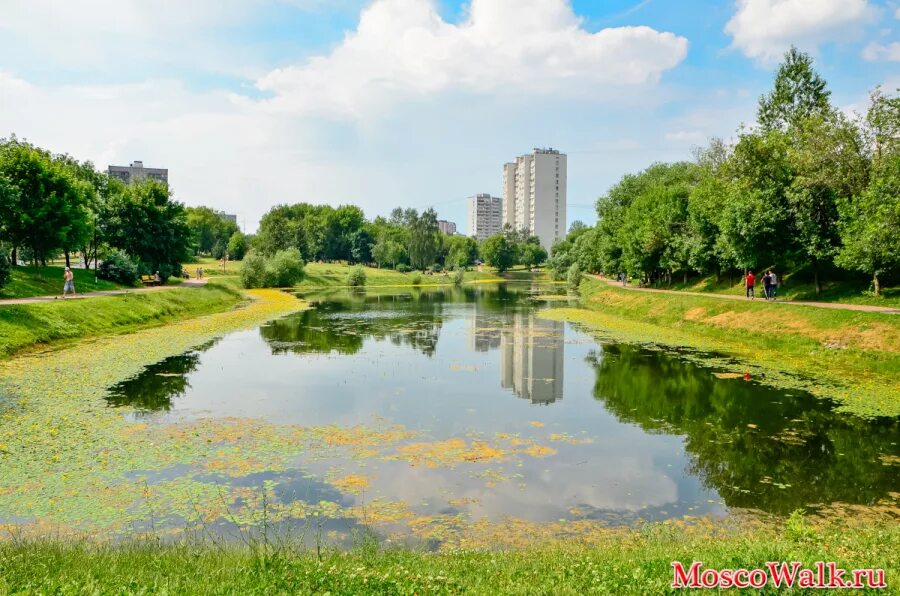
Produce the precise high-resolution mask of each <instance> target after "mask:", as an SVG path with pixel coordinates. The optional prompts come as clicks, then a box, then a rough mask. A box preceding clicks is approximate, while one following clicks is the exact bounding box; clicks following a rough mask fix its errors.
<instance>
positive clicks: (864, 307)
mask: <svg viewBox="0 0 900 596" xmlns="http://www.w3.org/2000/svg"><path fill="white" fill-rule="evenodd" d="M591 277H593V278H594V279H596V280H598V281H602V282H604V283H606V284H607V285H610V286H615V287H617V288H622V284H621V283H620V282H617V281H615V280H612V279H609V278H606V277H600V276H599V275H591ZM623 289H625V290H633V291H635V292H655V293H658V294H675V295H677V296H700V297H702V298H720V299H722V300H747V298H745V297H744V296H735V295H733V294H713V293H710V292H686V291H684V290H659V289H656V288H639V287H637V286H625V287H624V288H623ZM757 289H758V291H759V292H760V294H761V293H762V288H757ZM757 300H759V301H762V302H765V298H762V297H757ZM773 304H789V305H792V306H812V307H814V308H831V309H835V310H858V311H862V312H877V313H883V314H890V315H898V314H900V308H892V307H889V306H871V305H868V304H841V303H839V302H807V301H803V300H777V301H775V302H773Z"/></svg>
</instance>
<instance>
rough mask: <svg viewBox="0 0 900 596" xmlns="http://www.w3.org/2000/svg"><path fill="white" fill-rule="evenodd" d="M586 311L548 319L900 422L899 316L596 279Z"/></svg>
mask: <svg viewBox="0 0 900 596" xmlns="http://www.w3.org/2000/svg"><path fill="white" fill-rule="evenodd" d="M581 294H582V306H583V308H559V309H551V310H549V311H546V312H544V313H542V316H546V317H548V318H553V319H557V320H568V321H572V322H576V323H582V324H585V325H587V326H588V327H591V328H593V329H595V330H597V331H598V332H599V333H600V334H603V335H609V336H611V337H612V338H614V339H617V340H620V341H629V342H635V343H656V344H661V345H668V346H676V347H687V348H692V349H695V350H700V351H705V352H715V353H718V354H722V355H726V356H731V357H735V358H737V359H738V360H739V361H740V362H739V363H737V364H736V363H734V362H728V361H727V359H720V360H717V359H714V358H706V359H703V360H704V361H706V362H707V363H710V364H713V365H715V366H720V367H722V368H726V369H733V370H736V371H737V372H744V371H746V370H752V371H753V373H754V376H757V377H759V376H762V377H763V378H764V380H765V381H766V382H768V383H771V384H774V385H781V386H786V387H798V388H802V389H805V390H808V391H810V392H811V393H813V394H815V395H818V396H820V397H828V398H831V399H835V400H837V401H839V402H841V403H842V408H843V409H845V410H847V411H851V412H853V413H855V414H859V415H882V416H897V415H900V317H897V316H896V315H889V314H879V313H868V312H857V311H846V310H832V309H818V308H804V307H796V306H787V305H777V304H768V303H766V302H765V301H760V300H757V301H755V302H749V301H747V302H741V301H730V300H718V299H715V298H703V297H699V296H689V295H685V296H679V295H674V294H653V293H648V292H631V291H628V290H623V289H620V288H616V287H614V286H609V285H607V284H605V283H602V282H598V281H596V280H593V279H585V280H584V281H583V282H582V285H581Z"/></svg>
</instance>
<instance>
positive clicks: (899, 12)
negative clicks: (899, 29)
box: [894, 8, 900, 19]
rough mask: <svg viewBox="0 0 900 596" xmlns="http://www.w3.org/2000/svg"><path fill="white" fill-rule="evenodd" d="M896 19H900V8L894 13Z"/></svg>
mask: <svg viewBox="0 0 900 596" xmlns="http://www.w3.org/2000/svg"><path fill="white" fill-rule="evenodd" d="M894 18H895V19H900V8H898V9H897V10H896V11H894Z"/></svg>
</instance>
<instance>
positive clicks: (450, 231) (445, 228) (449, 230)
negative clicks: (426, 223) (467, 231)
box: [437, 219, 456, 236]
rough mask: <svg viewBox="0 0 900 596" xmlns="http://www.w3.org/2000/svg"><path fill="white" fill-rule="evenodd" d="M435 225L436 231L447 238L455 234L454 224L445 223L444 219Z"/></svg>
mask: <svg viewBox="0 0 900 596" xmlns="http://www.w3.org/2000/svg"><path fill="white" fill-rule="evenodd" d="M437 224H438V230H440V231H441V233H442V234H447V235H448V236H453V235H454V234H456V224H455V223H454V222H452V221H447V220H446V219H439V220H438V222H437Z"/></svg>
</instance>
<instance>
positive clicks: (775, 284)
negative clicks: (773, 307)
mask: <svg viewBox="0 0 900 596" xmlns="http://www.w3.org/2000/svg"><path fill="white" fill-rule="evenodd" d="M769 275H770V276H771V277H772V287H771V292H772V300H773V301H775V300H778V276H777V275H775V272H774V271H770V272H769Z"/></svg>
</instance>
